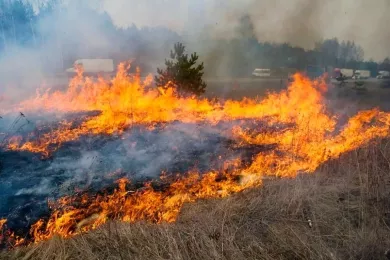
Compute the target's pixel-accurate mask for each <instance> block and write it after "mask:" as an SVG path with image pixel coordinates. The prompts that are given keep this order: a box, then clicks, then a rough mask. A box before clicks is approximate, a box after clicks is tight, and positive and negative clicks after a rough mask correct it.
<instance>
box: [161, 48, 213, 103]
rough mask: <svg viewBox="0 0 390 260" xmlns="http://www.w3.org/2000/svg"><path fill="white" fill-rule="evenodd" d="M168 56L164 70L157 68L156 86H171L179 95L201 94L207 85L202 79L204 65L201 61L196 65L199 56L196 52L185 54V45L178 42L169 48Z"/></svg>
mask: <svg viewBox="0 0 390 260" xmlns="http://www.w3.org/2000/svg"><path fill="white" fill-rule="evenodd" d="M170 58H171V59H169V60H165V66H166V68H165V69H164V70H163V69H159V68H158V69H157V73H158V75H157V76H156V77H155V81H156V84H157V86H160V87H164V88H168V87H173V88H175V89H176V90H177V92H178V94H179V95H191V94H195V95H201V94H203V93H204V92H205V90H206V86H207V85H206V83H205V82H204V81H203V79H202V77H203V74H204V72H203V70H204V65H203V62H202V63H200V64H198V65H196V63H197V61H198V58H199V57H198V55H197V54H196V52H194V53H192V54H191V56H190V57H189V56H188V54H185V46H184V45H183V44H182V43H180V42H178V43H176V44H175V46H174V49H173V50H171V55H170Z"/></svg>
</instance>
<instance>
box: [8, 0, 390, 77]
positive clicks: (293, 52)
mask: <svg viewBox="0 0 390 260" xmlns="http://www.w3.org/2000/svg"><path fill="white" fill-rule="evenodd" d="M72 8H73V9H72ZM38 9H39V12H34V9H33V6H31V4H29V2H26V1H23V0H12V1H11V0H0V57H1V56H4V55H6V54H7V53H9V52H10V50H12V48H13V47H15V46H18V47H23V48H26V49H29V50H34V51H35V52H37V53H39V55H38V57H39V60H40V61H41V63H42V67H43V69H44V70H47V71H50V72H53V71H56V72H58V71H63V70H64V69H65V68H68V67H70V66H72V63H73V62H74V61H75V60H76V59H79V58H113V59H114V60H115V61H116V62H119V61H123V60H130V59H133V60H135V64H136V65H138V66H140V67H141V70H143V71H145V72H155V70H156V68H157V67H158V66H160V65H161V64H163V63H164V58H166V57H167V56H168V55H169V51H170V49H171V48H172V46H173V44H174V43H175V42H178V41H180V42H184V43H185V44H186V45H187V46H188V49H189V50H191V51H197V52H198V53H199V55H200V60H202V61H204V64H205V69H206V71H205V72H206V76H248V75H250V74H251V73H252V71H253V70H254V68H257V67H263V68H271V69H272V68H280V67H289V68H295V69H304V68H305V67H306V66H307V65H317V66H322V67H342V68H352V69H368V70H370V71H371V73H372V75H376V73H377V71H378V70H390V61H389V59H388V58H387V59H385V60H384V61H383V62H380V63H377V62H374V61H372V60H371V61H366V60H365V59H364V51H363V49H362V48H361V47H360V46H359V45H358V44H356V43H354V42H351V41H339V40H338V39H336V38H335V39H327V40H323V41H321V42H317V43H316V44H315V47H314V48H313V49H312V50H305V49H303V48H300V47H296V46H292V45H290V44H288V43H271V42H262V41H261V39H260V41H259V40H258V38H257V36H256V35H255V33H254V29H253V24H252V22H251V20H250V18H249V17H247V16H245V17H243V18H242V19H241V23H240V26H239V27H238V28H237V32H236V34H235V37H234V38H231V39H220V40H210V37H209V35H207V34H205V35H201V36H199V39H197V41H194V40H193V39H192V40H189V39H186V38H185V36H180V35H178V34H177V33H175V32H173V31H171V30H169V29H167V28H162V27H158V28H138V27H136V26H134V25H133V26H130V27H129V28H125V29H122V28H118V27H116V26H115V25H114V24H113V22H112V20H111V18H110V16H109V15H107V14H105V13H99V12H97V11H95V10H92V9H91V8H90V7H88V6H85V5H83V4H82V3H81V2H80V3H76V4H74V5H73V6H72V5H63V4H61V0H50V1H47V2H45V4H42V6H40V7H39V8H38ZM70 9H72V10H73V11H69V10H70Z"/></svg>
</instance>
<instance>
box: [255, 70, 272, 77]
mask: <svg viewBox="0 0 390 260" xmlns="http://www.w3.org/2000/svg"><path fill="white" fill-rule="evenodd" d="M252 76H253V77H271V70H270V69H255V70H254V71H253V72H252Z"/></svg>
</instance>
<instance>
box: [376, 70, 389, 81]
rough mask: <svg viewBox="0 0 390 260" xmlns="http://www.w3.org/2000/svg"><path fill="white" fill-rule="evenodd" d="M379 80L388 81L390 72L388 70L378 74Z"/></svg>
mask: <svg viewBox="0 0 390 260" xmlns="http://www.w3.org/2000/svg"><path fill="white" fill-rule="evenodd" d="M376 78H377V79H388V78H390V72H389V71H386V70H381V71H379V72H378V76H377V77H376Z"/></svg>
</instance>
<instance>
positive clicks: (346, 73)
mask: <svg viewBox="0 0 390 260" xmlns="http://www.w3.org/2000/svg"><path fill="white" fill-rule="evenodd" d="M340 72H341V74H343V76H344V77H345V78H347V79H351V78H352V77H353V69H340Z"/></svg>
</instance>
